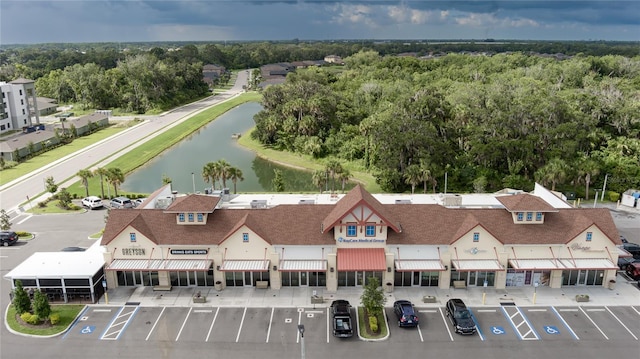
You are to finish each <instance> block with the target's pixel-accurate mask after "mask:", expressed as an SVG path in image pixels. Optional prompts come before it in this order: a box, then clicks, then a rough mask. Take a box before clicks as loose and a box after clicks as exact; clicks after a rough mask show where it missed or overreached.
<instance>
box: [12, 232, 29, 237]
mask: <svg viewBox="0 0 640 359" xmlns="http://www.w3.org/2000/svg"><path fill="white" fill-rule="evenodd" d="M16 234H17V235H18V237H31V233H29V232H25V231H16Z"/></svg>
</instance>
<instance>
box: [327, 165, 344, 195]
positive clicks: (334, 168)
mask: <svg viewBox="0 0 640 359" xmlns="http://www.w3.org/2000/svg"><path fill="white" fill-rule="evenodd" d="M325 169H326V171H327V172H328V173H329V174H330V176H331V193H333V191H334V190H335V185H336V174H338V173H340V172H342V165H341V164H340V162H338V161H336V160H330V161H329V162H327V165H326V167H325Z"/></svg>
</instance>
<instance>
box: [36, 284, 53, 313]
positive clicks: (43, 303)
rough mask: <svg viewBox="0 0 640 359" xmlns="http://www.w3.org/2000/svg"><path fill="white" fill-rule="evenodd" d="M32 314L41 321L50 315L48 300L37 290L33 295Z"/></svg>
mask: <svg viewBox="0 0 640 359" xmlns="http://www.w3.org/2000/svg"><path fill="white" fill-rule="evenodd" d="M33 314H35V315H37V316H38V318H40V319H41V320H45V319H47V318H49V315H50V314H51V305H49V298H47V296H46V295H44V294H43V293H42V292H41V291H39V290H37V291H35V293H34V294H33Z"/></svg>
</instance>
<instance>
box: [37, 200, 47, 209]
mask: <svg viewBox="0 0 640 359" xmlns="http://www.w3.org/2000/svg"><path fill="white" fill-rule="evenodd" d="M46 206H47V202H45V201H42V202H38V208H45V207H46Z"/></svg>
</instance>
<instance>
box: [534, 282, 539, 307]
mask: <svg viewBox="0 0 640 359" xmlns="http://www.w3.org/2000/svg"><path fill="white" fill-rule="evenodd" d="M539 285H540V283H538V282H537V281H536V282H533V304H536V296H537V295H538V286H539Z"/></svg>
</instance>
